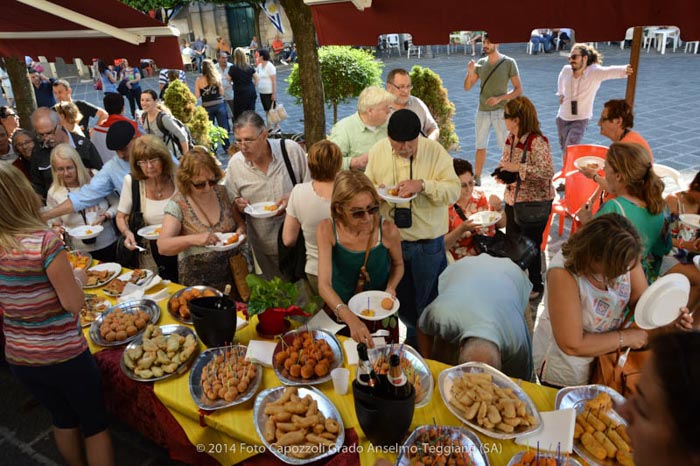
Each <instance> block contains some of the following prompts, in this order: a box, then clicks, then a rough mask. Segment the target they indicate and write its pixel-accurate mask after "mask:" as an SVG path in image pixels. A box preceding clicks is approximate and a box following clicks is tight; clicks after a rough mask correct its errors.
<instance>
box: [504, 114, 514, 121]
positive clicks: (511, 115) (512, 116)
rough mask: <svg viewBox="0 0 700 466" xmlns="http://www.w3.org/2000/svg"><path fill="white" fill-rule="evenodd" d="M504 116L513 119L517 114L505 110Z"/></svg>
mask: <svg viewBox="0 0 700 466" xmlns="http://www.w3.org/2000/svg"><path fill="white" fill-rule="evenodd" d="M503 118H505V119H506V120H512V119H513V118H515V114H514V113H506V112H503Z"/></svg>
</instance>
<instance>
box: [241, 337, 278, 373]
mask: <svg viewBox="0 0 700 466" xmlns="http://www.w3.org/2000/svg"><path fill="white" fill-rule="evenodd" d="M275 347H277V343H275V342H272V341H262V340H250V341H249V342H248V351H246V354H245V358H246V359H250V360H251V361H253V362H256V363H258V364H262V365H263V366H265V367H272V355H273V353H274V352H275Z"/></svg>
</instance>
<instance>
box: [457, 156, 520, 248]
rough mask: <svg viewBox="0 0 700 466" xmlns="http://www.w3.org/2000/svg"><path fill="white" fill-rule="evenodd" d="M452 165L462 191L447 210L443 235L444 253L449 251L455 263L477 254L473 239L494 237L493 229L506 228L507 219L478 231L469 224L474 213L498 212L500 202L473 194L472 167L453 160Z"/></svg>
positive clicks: (494, 231)
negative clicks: (485, 236)
mask: <svg viewBox="0 0 700 466" xmlns="http://www.w3.org/2000/svg"><path fill="white" fill-rule="evenodd" d="M453 165H454V168H455V173H456V174H457V176H458V177H459V180H460V182H461V184H462V191H461V193H460V195H459V199H457V202H455V203H454V205H451V206H450V208H449V214H448V215H449V227H448V228H449V230H448V233H447V234H446V235H445V249H447V250H448V251H450V254H452V257H454V259H455V260H459V259H461V258H462V257H465V256H476V255H477V254H478V251H477V250H476V249H475V248H474V246H473V245H472V236H473V235H488V236H493V235H495V234H496V227H498V228H502V227H504V226H505V225H506V219H505V216H502V217H501V219H500V220H499V221H498V222H497V223H496V225H491V226H489V227H486V228H482V227H479V225H478V224H476V223H474V222H472V221H471V220H468V218H469V216H470V215H472V214H475V213H477V212H482V211H488V210H498V209H500V207H501V200H500V199H499V198H498V196H493V195H492V196H491V198H490V199H486V194H484V193H483V192H482V191H476V190H474V170H473V169H472V164H471V163H469V162H468V161H466V160H462V159H454V160H453ZM491 201H492V202H491ZM490 203H492V204H494V205H493V206H492V205H490Z"/></svg>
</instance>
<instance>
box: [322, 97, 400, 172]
mask: <svg viewBox="0 0 700 466" xmlns="http://www.w3.org/2000/svg"><path fill="white" fill-rule="evenodd" d="M395 100H396V97H394V96H393V95H392V94H391V93H389V92H388V91H386V90H385V89H382V88H381V87H379V86H370V87H368V88H366V89H365V90H363V91H362V92H361V93H360V97H359V98H358V99H357V112H355V113H353V114H352V115H350V116H349V117H346V118H343V119H342V120H340V121H339V122H338V123H336V124H335V126H334V127H333V130H332V131H331V135H330V136H329V138H328V139H330V140H331V141H333V142H334V143H336V144H337V145H338V147H340V151H341V152H342V153H343V169H344V170H347V169H350V168H353V169H356V170H364V169H365V167H366V166H367V160H368V153H369V150H370V148H371V147H372V146H373V145H374V144H376V143H377V142H379V141H381V140H383V139H386V128H387V120H388V119H389V114H390V113H391V107H390V105H391V104H392V103H394V101H395Z"/></svg>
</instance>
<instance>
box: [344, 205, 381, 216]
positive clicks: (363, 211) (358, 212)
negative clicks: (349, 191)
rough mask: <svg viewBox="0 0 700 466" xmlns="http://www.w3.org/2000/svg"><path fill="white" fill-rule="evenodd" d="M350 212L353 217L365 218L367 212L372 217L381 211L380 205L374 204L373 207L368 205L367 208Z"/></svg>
mask: <svg viewBox="0 0 700 466" xmlns="http://www.w3.org/2000/svg"><path fill="white" fill-rule="evenodd" d="M349 212H350V216H351V217H352V218H357V219H360V218H365V214H368V215H369V216H370V217H371V216H372V215H377V212H379V206H378V205H373V206H372V207H367V208H366V209H361V210H350V211H349Z"/></svg>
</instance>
